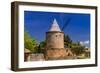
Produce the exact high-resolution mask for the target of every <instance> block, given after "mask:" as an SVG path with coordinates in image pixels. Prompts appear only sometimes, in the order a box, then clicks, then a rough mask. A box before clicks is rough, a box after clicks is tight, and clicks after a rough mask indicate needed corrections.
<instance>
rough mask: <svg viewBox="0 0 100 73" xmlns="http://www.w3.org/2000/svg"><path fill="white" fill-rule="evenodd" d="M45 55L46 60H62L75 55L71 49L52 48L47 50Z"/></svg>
mask: <svg viewBox="0 0 100 73" xmlns="http://www.w3.org/2000/svg"><path fill="white" fill-rule="evenodd" d="M45 56H46V57H45V58H46V60H60V59H69V58H73V56H74V55H73V53H72V52H71V51H70V49H65V48H52V49H47V50H46V53H45Z"/></svg>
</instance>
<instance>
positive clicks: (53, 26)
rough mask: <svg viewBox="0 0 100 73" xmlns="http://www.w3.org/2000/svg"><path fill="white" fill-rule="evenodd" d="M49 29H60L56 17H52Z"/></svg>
mask: <svg viewBox="0 0 100 73" xmlns="http://www.w3.org/2000/svg"><path fill="white" fill-rule="evenodd" d="M49 31H60V32H61V29H60V27H59V25H58V23H57V21H56V19H54V21H53V24H52V25H51V28H50V30H49Z"/></svg>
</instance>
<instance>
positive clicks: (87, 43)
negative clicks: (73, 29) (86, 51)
mask: <svg viewBox="0 0 100 73" xmlns="http://www.w3.org/2000/svg"><path fill="white" fill-rule="evenodd" d="M80 44H81V45H83V46H85V47H86V48H87V47H89V45H90V41H89V40H86V41H80Z"/></svg>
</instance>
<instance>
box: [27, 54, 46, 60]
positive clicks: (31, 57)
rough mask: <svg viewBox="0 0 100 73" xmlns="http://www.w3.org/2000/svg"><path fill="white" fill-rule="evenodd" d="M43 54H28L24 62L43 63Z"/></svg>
mask: <svg viewBox="0 0 100 73" xmlns="http://www.w3.org/2000/svg"><path fill="white" fill-rule="evenodd" d="M44 60H45V58H44V54H33V53H31V54H29V55H28V57H27V60H26V61H44Z"/></svg>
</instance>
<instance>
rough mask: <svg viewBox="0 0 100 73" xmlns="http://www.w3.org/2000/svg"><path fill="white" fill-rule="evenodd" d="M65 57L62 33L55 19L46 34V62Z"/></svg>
mask: <svg viewBox="0 0 100 73" xmlns="http://www.w3.org/2000/svg"><path fill="white" fill-rule="evenodd" d="M65 55H66V49H65V48H64V32H63V31H61V29H60V27H59V25H58V23H57V21H56V19H54V21H53V23H52V25H51V28H50V30H49V31H48V32H46V50H45V57H46V59H47V60H52V59H59V58H62V57H64V56H65Z"/></svg>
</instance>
